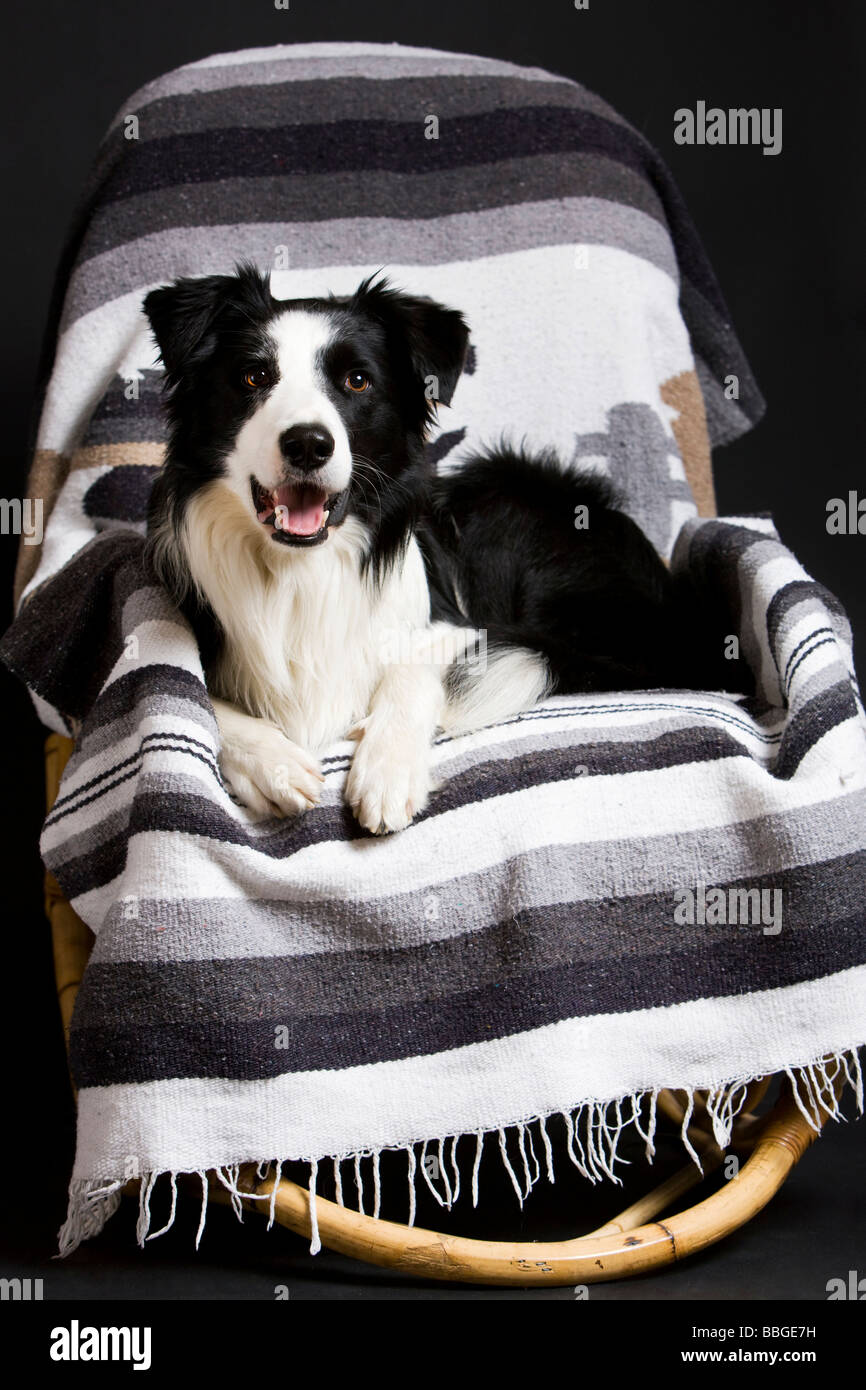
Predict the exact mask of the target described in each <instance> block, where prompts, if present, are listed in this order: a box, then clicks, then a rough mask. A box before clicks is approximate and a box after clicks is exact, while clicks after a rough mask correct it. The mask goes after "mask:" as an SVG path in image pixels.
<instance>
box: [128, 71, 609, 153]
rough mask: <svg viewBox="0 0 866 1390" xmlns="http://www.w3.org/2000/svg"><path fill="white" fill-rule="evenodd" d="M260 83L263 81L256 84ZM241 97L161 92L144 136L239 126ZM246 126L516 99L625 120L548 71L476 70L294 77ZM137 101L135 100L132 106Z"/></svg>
mask: <svg viewBox="0 0 866 1390" xmlns="http://www.w3.org/2000/svg"><path fill="white" fill-rule="evenodd" d="M259 85H260V86H261V84H259ZM240 100H241V96H240V93H239V92H238V89H237V87H232V88H229V89H227V90H217V91H213V92H201V91H199V92H196V93H195V94H194V95H192V94H191V95H189V96H185V95H179V96H165V97H158V98H156V99H155V100H153V101H151V102H150V103H149V104H148V108H147V111H146V114H144V115H143V116H142V118H141V120H140V123H139V140H140V141H141V142H142V143H145V142H147V141H148V140H159V139H163V138H164V137H166V136H169V137H175V136H178V135H193V134H198V133H199V132H209V131H213V130H219V129H220V128H228V127H236V126H237V124H238V107H239V101H240ZM244 105H245V109H244V114H243V124H244V127H245V128H247V127H249V128H252V129H257V130H266V129H272V128H276V127H279V126H288V125H309V124H325V123H327V124H331V123H333V122H335V121H391V120H393V121H401V122H402V121H407V120H412V119H413V118H417V119H418V120H419V121H421V122H423V121H424V120H425V118H426V117H427V116H428V115H432V116H438V118H439V120H440V121H441V122H444V121H446V120H448V119H451V118H454V117H457V116H472V115H477V114H480V113H481V112H487V111H495V110H498V109H500V108H503V107H509V108H510V107H515V106H521V107H524V106H566V107H570V108H572V109H574V110H578V111H588V112H590V113H591V114H592V115H595V116H599V117H601V118H602V119H603V120H607V121H611V122H613V123H614V124H616V125H620V126H626V125H627V122H626V121H625V120H624V119H623V118H622V116H620V115H619V114H618V113H617V112H615V111H614V110H613V109H612V108H611V107H610V106H608V104H607V102H605V101H602V99H601V98H600V97H597V96H596V95H595V94H594V93H593V92H588V91H586V89H585V88H583V87H579V86H577V85H576V84H574V83H572V82H569V81H566V80H565V79H564V78H561V79H559V80H553V81H551V80H550V79H549V78H544V79H538V78H524V77H517V76H511V75H509V76H508V77H500V76H494V75H488V74H486V73H484V74H479V75H478V76H477V77H476V79H475V81H474V82H471V83H467V82H462V81H460V80H456V81H455V79H454V77H453V76H452V77H446V76H440V75H439V74H433V75H432V76H427V75H425V76H424V77H414V76H413V77H404V78H403V79H402V80H401V81H398V82H394V81H390V80H383V81H379V80H370V81H361V82H359V81H358V79H357V77H331V78H325V79H322V78H319V77H308V76H307V75H306V74H303V75H302V76H301V77H300V78H297V77H295V78H292V79H289V80H288V81H283V82H280V83H278V84H274V85H273V86H267V85H266V86H264V87H263V88H262V90H260V91H258V92H257V93H256V94H255V97H254V98H253V99H252V100H248V101H246V102H245V104H244ZM134 109H135V108H133V107H130V111H132V110H134Z"/></svg>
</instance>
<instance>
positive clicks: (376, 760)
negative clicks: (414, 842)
mask: <svg viewBox="0 0 866 1390" xmlns="http://www.w3.org/2000/svg"><path fill="white" fill-rule="evenodd" d="M430 787H431V780H430V750H429V748H424V747H422V748H419V747H418V746H417V744H415V745H414V746H412V747H409V746H404V747H402V748H401V747H400V745H399V743H393V742H391V743H389V742H387V741H386V740H385V738H384V737H383V736H382V735H379V736H374V737H372V738H371V735H370V734H369V733H365V734H362V736H361V741H360V743H359V745H358V748H357V749H356V751H355V756H354V758H353V759H352V766H351V767H350V768H349V775H348V777H347V779H346V801H347V802H348V803H349V805H350V806H351V808H352V810H353V811H354V813H355V818H356V819H357V820H358V822H359V823H360V824H361V825H363V826H364V828H365V830H372V832H373V834H374V835H387V834H389V833H390V832H391V831H394V830H405V829H406V826H407V825H409V824H410V822H411V821H412V820H413V818H414V817H415V816H417V815H418V813H419V811H423V810H424V807H425V806H426V805H427V800H428V798H429V795H430Z"/></svg>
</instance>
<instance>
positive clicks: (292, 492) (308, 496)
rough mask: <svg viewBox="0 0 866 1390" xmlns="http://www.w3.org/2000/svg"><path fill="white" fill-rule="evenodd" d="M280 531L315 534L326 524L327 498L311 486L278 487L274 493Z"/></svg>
mask: <svg viewBox="0 0 866 1390" xmlns="http://www.w3.org/2000/svg"><path fill="white" fill-rule="evenodd" d="M273 499H274V508H275V511H276V519H275V521H274V526H275V527H276V529H277V530H278V531H288V532H289V533H290V535H293V536H314V535H315V534H316V532H317V531H321V529H322V527H323V526H324V524H325V515H324V513H325V499H324V498H323V497H322V495H321V493H316V492H315V491H314V490H313V489H311V488H293V487H288V486H286V487H278V488H277V490H276V492H275V493H274V494H273Z"/></svg>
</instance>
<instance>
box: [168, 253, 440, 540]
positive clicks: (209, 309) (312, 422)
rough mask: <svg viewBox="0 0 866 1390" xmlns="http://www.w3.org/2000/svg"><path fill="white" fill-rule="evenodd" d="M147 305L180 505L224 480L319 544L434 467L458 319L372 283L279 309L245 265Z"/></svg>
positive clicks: (284, 528)
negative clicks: (435, 422) (431, 456)
mask: <svg viewBox="0 0 866 1390" xmlns="http://www.w3.org/2000/svg"><path fill="white" fill-rule="evenodd" d="M144 308H145V312H146V314H147V316H148V319H149V320H150V324H151V327H152V329H153V332H154V335H155V337H156V341H157V344H158V346H159V350H160V354H161V357H162V360H163V363H164V365H165V369H166V383H167V387H168V389H169V399H168V412H169V419H170V426H171V432H170V449H169V455H168V460H167V464H166V470H167V471H170V472H171V475H172V476H171V488H170V493H171V498H172V504H173V506H174V507H175V508H177V507H179V506H182V505H183V502H184V500H185V499H188V498H189V496H191V495H192V494H193V493H194V492H195V491H197V490H198V489H199V488H201V487H203V486H205V485H207V484H210V483H214V482H220V484H221V485H222V486H225V487H228V488H229V489H231V490H232V491H233V492H234V493H235V494H236V496H237V497H238V498H239V499H240V500H241V501H242V503H243V505H244V507H245V508H246V514H247V519H248V521H249V524H250V526H251V527H254V528H263V529H264V532H265V533H266V534H267V536H268V537H269V539H270V540H273V541H274V542H276V543H278V544H280V545H283V546H291V547H309V546H315V545H320V544H321V543H322V542H324V541H326V540H327V538H328V535H329V533H330V532H331V530H332V529H333V528H335V527H338V526H339V525H340V524H341V523H342V522H343V521H344V520H345V518H346V516H347V515H348V514H349V513H350V512H352V513H354V514H356V515H358V514H360V515H362V516H364V517H371V518H375V516H376V515H377V509H378V515H379V516H380V517H381V512H382V505H383V491H384V492H388V491H390V492H391V493H394V492H395V491H399V484H398V485H397V486H396V487H395V488H391V489H389V487H388V483H389V480H391V479H399V478H400V476H401V474H404V473H406V472H407V470H412V469H415V470H418V469H419V468H422V467H423V463H422V460H423V442H424V435H425V431H426V428H427V426H428V424H429V423H430V420H431V417H432V411H433V408H434V407H435V404H436V403H437V402H439V401H442V402H444V403H445V404H447V403H449V402H450V400H451V396H452V393H453V391H454V388H455V386H456V384H457V380H458V378H459V376H460V373H461V370H462V368H463V363H464V359H465V356H466V349H467V343H468V329H467V326H466V324H465V322H464V320H463V318H462V316H461V315H460V314H459V313H458V312H456V311H455V310H453V309H447V308H445V307H444V306H443V305H441V304H437V303H435V302H434V301H433V300H429V299H424V298H419V297H416V296H412V295H407V294H402V293H400V292H398V291H397V290H395V289H393V288H392V287H391V286H390V285H389V284H388V282H387V281H386V280H381V279H379V280H377V279H375V277H371V279H369V280H365V281H364V283H363V284H361V285H360V286H359V288H358V289H357V291H356V292H355V294H354V295H351V296H348V297H345V298H337V297H331V298H327V299H296V300H277V299H274V297H273V296H272V294H271V292H270V287H269V283H268V279H267V277H265V276H263V275H262V274H261V273H260V272H259V271H258V270H257V269H256V268H255V267H253V266H251V265H239V266H238V267H237V273H236V274H235V275H208V276H205V277H203V278H201V279H183V280H177V281H175V283H174V284H172V285H169V286H166V287H165V288H162V289H157V290H153V291H152V292H151V293H150V294H148V296H147V298H146V299H145V302H144Z"/></svg>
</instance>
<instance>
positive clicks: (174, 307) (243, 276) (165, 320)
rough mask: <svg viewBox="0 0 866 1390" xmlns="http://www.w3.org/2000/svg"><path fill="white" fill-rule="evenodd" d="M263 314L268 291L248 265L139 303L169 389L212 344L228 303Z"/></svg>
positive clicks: (167, 288) (179, 283)
mask: <svg viewBox="0 0 866 1390" xmlns="http://www.w3.org/2000/svg"><path fill="white" fill-rule="evenodd" d="M241 300H242V301H243V303H244V305H248V304H250V306H251V307H259V308H260V309H261V310H263V311H265V312H266V311H267V310H268V308H269V306H270V302H271V296H270V287H269V284H268V281H267V279H266V277H265V276H263V275H262V274H261V272H260V271H259V270H258V269H257V268H256V267H255V266H254V265H250V264H248V263H242V264H239V265H238V266H237V267H236V274H234V275H203V276H200V277H196V278H192V277H189V278H184V279H181V280H175V281H174V283H173V284H171V285H164V286H163V287H162V288H161V289H158V290H151V292H150V294H148V295H147V296H146V297H145V300H144V312H145V314H146V315H147V317H148V319H149V321H150V326H151V328H152V329H153V336H154V337H155V338H156V342H157V346H158V347H159V354H160V357H161V358H162V361H163V364H164V366H165V371H166V379H167V381H168V383H169V385H177V383H178V382H179V381H180V380H181V378H182V377H183V376H184V375H185V374H186V373H187V372H188V371H190V369H191V368H193V367H195V366H198V365H200V364H201V363H202V362H203V361H204V360H205V359H206V358H207V357H208V356H209V355H210V353H211V352H212V351H213V349H214V347H215V346H216V341H217V335H216V329H217V323H218V320H219V318H220V316H221V314H222V313H223V311H224V310H225V309H226V308H227V307H228V306H229V305H231V304H238V303H239V302H240V301H241Z"/></svg>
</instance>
